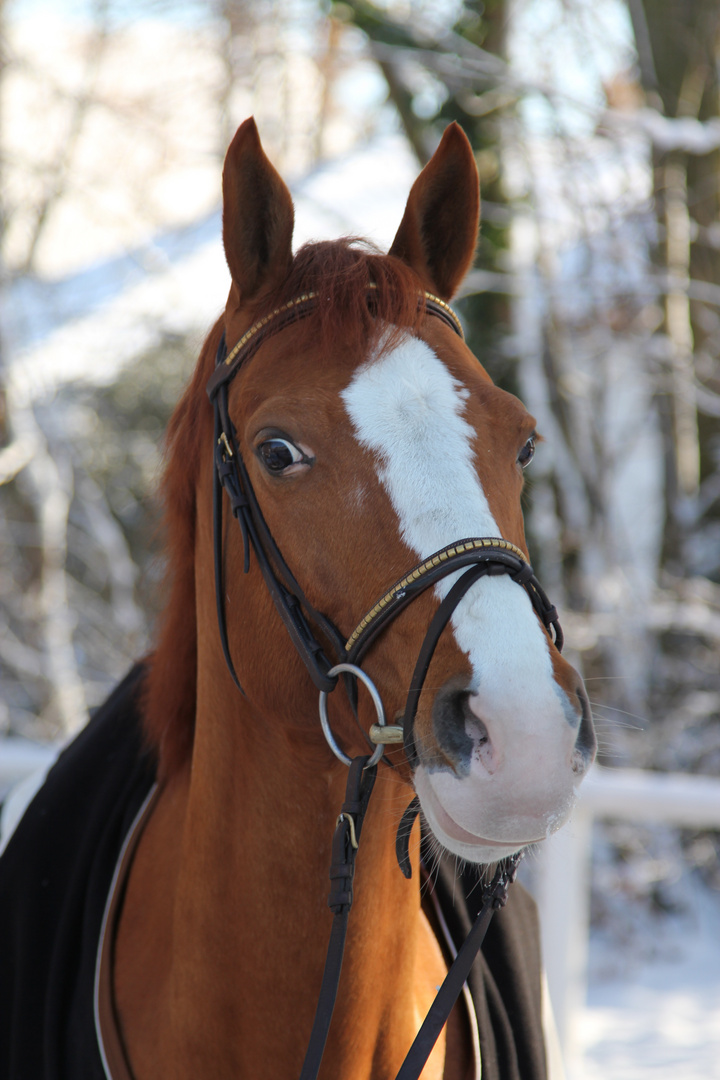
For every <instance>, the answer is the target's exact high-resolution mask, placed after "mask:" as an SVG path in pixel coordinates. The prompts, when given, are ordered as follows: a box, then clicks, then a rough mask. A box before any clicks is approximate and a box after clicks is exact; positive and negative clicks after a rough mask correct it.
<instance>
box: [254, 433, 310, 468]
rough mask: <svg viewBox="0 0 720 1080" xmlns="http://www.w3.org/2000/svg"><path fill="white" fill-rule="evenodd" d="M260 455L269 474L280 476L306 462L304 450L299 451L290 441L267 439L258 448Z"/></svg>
mask: <svg viewBox="0 0 720 1080" xmlns="http://www.w3.org/2000/svg"><path fill="white" fill-rule="evenodd" d="M257 452H258V455H259V457H260V460H261V461H262V463H263V465H264V466H265V468H266V469H267V470H268V472H271V473H274V474H275V475H276V476H278V475H279V474H280V473H283V472H285V470H286V469H289V468H290V466H291V465H296V464H297V463H298V462H300V461H304V460H305V455H304V454H303V452H302V450H298V448H297V446H295V444H294V443H291V442H290V440H289V439H279V438H274V439H266V440H265V442H262V443H260V445H259V447H258V451H257Z"/></svg>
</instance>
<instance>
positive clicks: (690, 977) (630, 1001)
mask: <svg viewBox="0 0 720 1080" xmlns="http://www.w3.org/2000/svg"><path fill="white" fill-rule="evenodd" d="M691 880H692V879H691ZM686 902H687V905H688V906H687V910H686V911H684V912H683V913H682V914H681V915H678V916H674V917H671V918H670V917H669V918H663V919H662V922H660V923H658V924H656V927H659V928H660V934H661V937H660V939H659V940H658V941H656V943H655V947H656V949H657V951H658V952H659V953H660V956H661V957H664V958H658V959H655V960H645V961H643V960H641V959H635V960H633V959H632V956H633V954H634V950H633V949H632V947H631V948H630V957H629V958H628V957H627V956H625V957H623V958H622V965H621V966H622V967H623V968H624V970H623V971H622V972H621V973H618V974H615V975H607V976H605V977H602V976H597V975H596V976H595V977H594V978H593V977H592V971H593V968H594V967H597V966H598V961H599V959H600V958H599V957H598V956H597V953H598V952H599V951H600V950H602V949H604V948H606V942H605V941H604V940H603V939H601V938H600V937H599V936H595V935H593V936H592V937H591V944H590V950H591V968H590V970H591V980H590V985H589V989H588V999H587V1004H586V1006H585V1007H584V1008H583V1009H581V1010H580V1014H579V1016H578V1027H577V1035H578V1048H579V1049H581V1051H582V1059H581V1060H580V1061H576V1062H574V1063H573V1062H568V1080H610V1078H612V1080H713V1078H720V897H718V895H717V893H716V892H712V891H711V890H709V889H707V888H706V887H705V886H703V885H702V884H700V883H699V882H698V881H694V882H693V887H692V889H691V891H689V892H688V894H687V895H686ZM647 932H648V933H651V932H652V930H651V928H649V927H648V931H647ZM619 960H620V958H616V966H620V965H619V964H618V961H619ZM605 962H607V957H605Z"/></svg>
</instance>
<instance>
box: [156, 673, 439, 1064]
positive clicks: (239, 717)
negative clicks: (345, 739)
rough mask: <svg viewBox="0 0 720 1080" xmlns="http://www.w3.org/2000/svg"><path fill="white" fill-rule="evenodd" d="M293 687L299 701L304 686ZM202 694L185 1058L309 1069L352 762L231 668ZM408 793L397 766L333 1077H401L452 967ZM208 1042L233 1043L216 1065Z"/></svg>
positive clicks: (181, 929) (183, 941)
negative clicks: (401, 856)
mask: <svg viewBox="0 0 720 1080" xmlns="http://www.w3.org/2000/svg"><path fill="white" fill-rule="evenodd" d="M288 698H289V700H292V701H293V702H295V703H297V701H298V697H297V691H295V692H294V693H293V692H292V691H291V692H290V693H289V695H288ZM198 701H199V702H201V703H202V702H204V703H205V704H204V705H199V712H198V717H197V725H196V740H195V749H194V754H193V764H192V774H191V775H192V778H191V782H190V790H189V796H188V812H187V815H186V818H185V822H186V824H185V832H184V836H183V841H182V858H181V869H180V873H179V877H178V883H177V897H176V904H175V912H176V935H175V936H176V943H175V950H174V951H175V961H174V972H173V974H174V985H173V995H174V1004H173V1008H174V1015H175V1017H176V1021H177V1027H178V1032H180V1033H181V1034H182V1045H183V1051H182V1060H183V1062H188V1061H192V1054H193V1052H194V1048H195V1047H198V1046H199V1045H201V1044H202V1046H203V1050H202V1052H201V1051H200V1050H198V1051H197V1053H198V1054H201V1057H202V1060H201V1058H200V1057H198V1059H197V1066H198V1068H200V1066H202V1068H201V1069H200V1071H203V1070H204V1074H209V1073H208V1069H209V1068H211V1070H212V1074H213V1075H215V1076H218V1077H220V1076H224V1075H225V1074H226V1073H227V1074H228V1075H231V1074H232V1075H235V1076H237V1075H252V1076H254V1077H263V1076H267V1077H268V1078H270V1077H272V1078H273V1080H276V1078H279V1077H285V1076H287V1077H293V1076H295V1075H297V1074H298V1073H299V1065H300V1062H301V1061H302V1055H303V1053H304V1050H305V1046H306V1044H307V1040H308V1037H309V1033H310V1029H311V1026H312V1018H313V1015H314V1011H315V1004H316V1001H317V996H318V992H319V988H320V982H321V977H322V970H323V965H324V960H325V952H326V947H327V940H328V936H329V932H330V923H331V915H330V913H329V910H328V907H327V894H328V891H329V879H328V871H329V866H330V861H331V840H332V834H333V829H334V824H335V820H336V818H337V814H338V811H339V809H340V806H341V804H342V802H343V798H344V791H345V784H346V778H347V770H346V769H345V767H344V766H342V765H340V764H339V763H338V762H336V761H335V759H334V758H333V757H332V756H331V755H330V753H329V751H328V749H327V747H326V745H325V744H324V742H322V741H321V737H320V736H319V735H317V736H316V737H315V738H312V739H309V738H308V736H307V734H306V733H304V734H301V732H303V731H304V725H300V726H299V727H298V728H296V729H292V728H288V726H287V724H286V723H283V722H280V720H279V718H277V717H268V716H263V715H260V714H258V713H257V712H256V711H255V710H254V709H253V707H252V706H251V705H250V704H249V703H248V702H246V701H243V699H242V698H241V697H240V695H239V694H238V692H237V691H236V690H235V689H234V688H233V687H232V685H228V680H227V679H226V677H225V675H224V673H223V672H222V671H220V670H214V671H212V672H211V671H205V672H203V671H201V672H200V681H199V686H198ZM316 702H317V695H316V693H315V691H313V690H312V688H311V689H310V692H309V693H308V694H307V695H306V697H305V700H304V703H303V706H302V707H303V709H304V710H305V711H308V712H310V710H312V711H311V712H310V715H311V716H312V713H314V711H315V710H316V708H317V704H316ZM294 708H295V709H296V710H297V709H298V705H297V704H295V705H294ZM313 720H314V717H313ZM313 728H314V730H316V731H319V721H316V720H314V725H313ZM407 801H408V792H407V789H406V788H404V787H403V786H402V785H401V784H400V783H399V782H398V781H397V780H395V779H394V777H393V776H392V775H390V771H389V770H386V769H381V775H380V777H379V778H378V782H377V783H376V785H375V791H374V793H373V798H372V800H371V804H370V808H369V811H368V814H367V817H366V821H365V826H364V832H363V837H362V850H361V851H360V854H359V858H358V863H357V872H356V880H355V903H354V906H353V910H352V914H351V919H350V929H349V934H348V940H347V945H346V952H345V962H344V969H343V978H342V982H341V990H340V993H339V997H338V1001H337V1005H336V1011H335V1018H334V1021H333V1026H332V1029H331V1033H330V1038H329V1042H328V1048H327V1050H326V1055H325V1059H324V1065H323V1073H322V1074H321V1075H323V1076H325V1075H327V1076H330V1075H334V1076H342V1077H343V1078H344V1080H352V1078H353V1077H358V1078H359V1077H363V1078H367V1077H368V1076H370V1075H373V1076H375V1075H378V1076H385V1075H388V1076H390V1075H393V1076H394V1075H395V1071H396V1069H397V1067H398V1066H399V1064H400V1062H401V1061H402V1058H403V1056H404V1053H405V1051H406V1050H407V1048H408V1046H409V1043H410V1041H411V1040H412V1036H413V1034H414V1032H415V1030H416V1029H417V1025H418V1020H419V1019H420V1018H421V1017H420V1015H419V1013H420V1011H421V1010H424V1008H425V1006H426V1004H427V1001H426V997H427V994H426V993H425V987H426V984H427V985H428V986H429V985H430V984H432V985H433V986H434V985H436V984H437V982H438V981H439V976H440V975H441V974H442V970H441V969H440V967H439V963H441V958H440V957H439V955H438V956H436V955H435V953H434V952H433V947H432V946H429V944H428V940H427V926H426V924H425V923H424V920H423V918H422V916H421V913H420V906H419V889H418V883H417V873H416V874H415V875H414V880H413V881H411V882H408V881H406V880H405V879H404V878H403V876H402V875H401V873H400V871H399V869H398V867H397V863H396V860H395V855H394V830H395V827H396V824H397V821H398V819H399V816H400V813H401V811H402V808H403V807H404V805H406V803H407ZM428 949H429V952H428ZM181 950H182V954H181ZM435 951H437V950H436V947H435ZM428 965H429V966H430V968H431V969H432V970H431V971H429V970H428ZM418 982H419V983H420V986H421V990H420V992H419V995H418V992H417V986H418ZM389 1015H392V1017H393V1023H392V1031H391V1032H390V1031H387V1030H386V1021H387V1017H388V1016H389ZM278 1032H282V1037H281V1038H278V1034H277V1033H278ZM210 1033H212V1034H211V1037H208V1035H209V1034H210ZM208 1047H212V1048H213V1050H212V1051H211V1052H212V1053H216V1054H217V1059H216V1060H213V1061H211V1062H208V1060H207V1052H208ZM385 1059H387V1060H386V1065H387V1067H385V1065H383V1061H385ZM179 1075H180V1074H179Z"/></svg>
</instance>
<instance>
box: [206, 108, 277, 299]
mask: <svg viewBox="0 0 720 1080" xmlns="http://www.w3.org/2000/svg"><path fill="white" fill-rule="evenodd" d="M293 222H294V211H293V203H292V198H291V197H290V192H289V191H288V189H287V187H286V185H285V183H284V181H283V179H282V177H281V176H280V175H279V173H278V172H277V171H276V170H275V169H274V168H273V166H272V165H271V164H270V162H269V160H268V158H267V157H266V155H265V152H264V150H263V148H262V146H261V144H260V136H259V135H258V130H257V127H256V126H255V121H254V120H253V119H252V117H251V118H250V119H249V120H245V122H244V123H242V124H241V125H240V127H239V128H238V130H237V132H236V133H235V138H234V139H233V141H232V142H231V144H230V148H229V149H228V152H227V155H226V157H225V166H224V168H223V245H224V247H225V258H226V259H227V264H228V267H229V269H230V275H231V277H232V280H233V290H232V292H231V296H232V295H233V294H235V295H234V300H235V302H236V303H237V304H243V303H245V302H247V301H250V300H254V299H256V298H257V297H258V296H260V295H261V294H262V293H264V292H268V291H270V290H271V289H274V288H276V287H277V286H278V285H280V284H281V283H282V281H283V280H284V279H285V277H287V274H288V272H289V269H290V263H291V260H292V234H293Z"/></svg>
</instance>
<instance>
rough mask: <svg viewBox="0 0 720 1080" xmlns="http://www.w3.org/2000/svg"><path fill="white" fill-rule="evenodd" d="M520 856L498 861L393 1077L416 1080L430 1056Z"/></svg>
mask: <svg viewBox="0 0 720 1080" xmlns="http://www.w3.org/2000/svg"><path fill="white" fill-rule="evenodd" d="M520 857H521V856H520V855H514V856H512V858H510V859H507V860H506V861H505V862H503V863H501V864H500V866H499V867H498V869H497V871H496V872H495V876H494V877H493V879H492V881H491V883H490V885H489V886H488V888H487V889H486V890H485V892H484V894H483V905H482V907H481V909H480V913H479V914H478V917H477V918H476V920H475V922H474V923H473V927H472V930H471V931H470V933H469V934H468V936H467V937H466V938H465V941H464V942H463V943H462V945H461V947H460V951H459V952H458V954H457V956H456V957H455V960H454V961H453V963H452V966H451V967H450V970H449V971H448V973H447V975H446V976H445V980H444V982H443V984H442V986H441V987H440V989H439V990H438V993H437V996H436V998H435V1000H434V1001H433V1003H432V1005H431V1006H430V1009H429V1010H428V1014H427V1016H426V1017H425V1019H424V1021H423V1023H422V1027H421V1028H420V1030H419V1031H418V1033H417V1035H416V1036H415V1039H414V1041H413V1044H412V1046H411V1047H410V1049H409V1050H408V1053H407V1056H406V1058H405V1060H404V1062H403V1063H402V1065H401V1066H400V1072H399V1073H398V1074H397V1077H396V1078H395V1080H418V1077H419V1076H420V1073H421V1072H422V1071H423V1069H424V1067H425V1063H426V1061H427V1059H428V1058H429V1057H430V1054H431V1052H432V1048H433V1046H434V1045H435V1043H436V1042H437V1039H438V1036H439V1034H440V1032H441V1031H442V1029H443V1027H444V1026H445V1024H446V1022H447V1019H448V1017H449V1016H450V1013H451V1012H452V1009H453V1006H454V1004H455V1002H456V1001H457V999H458V997H459V995H460V992H461V991H462V988H463V986H464V985H465V983H466V981H467V978H468V975H469V974H470V970H471V968H472V966H473V964H474V962H475V957H476V956H477V954H478V952H479V951H480V946H481V945H482V943H483V940H484V938H485V934H486V933H487V928H488V926H489V925H490V920H491V919H492V917H493V912H495V911H497V909H498V908H499V907H503V906H504V905H505V903H506V902H507V895H508V887H509V885H510V884H511V882H512V881H514V880H515V875H516V873H517V867H518V863H519V861H520Z"/></svg>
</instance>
